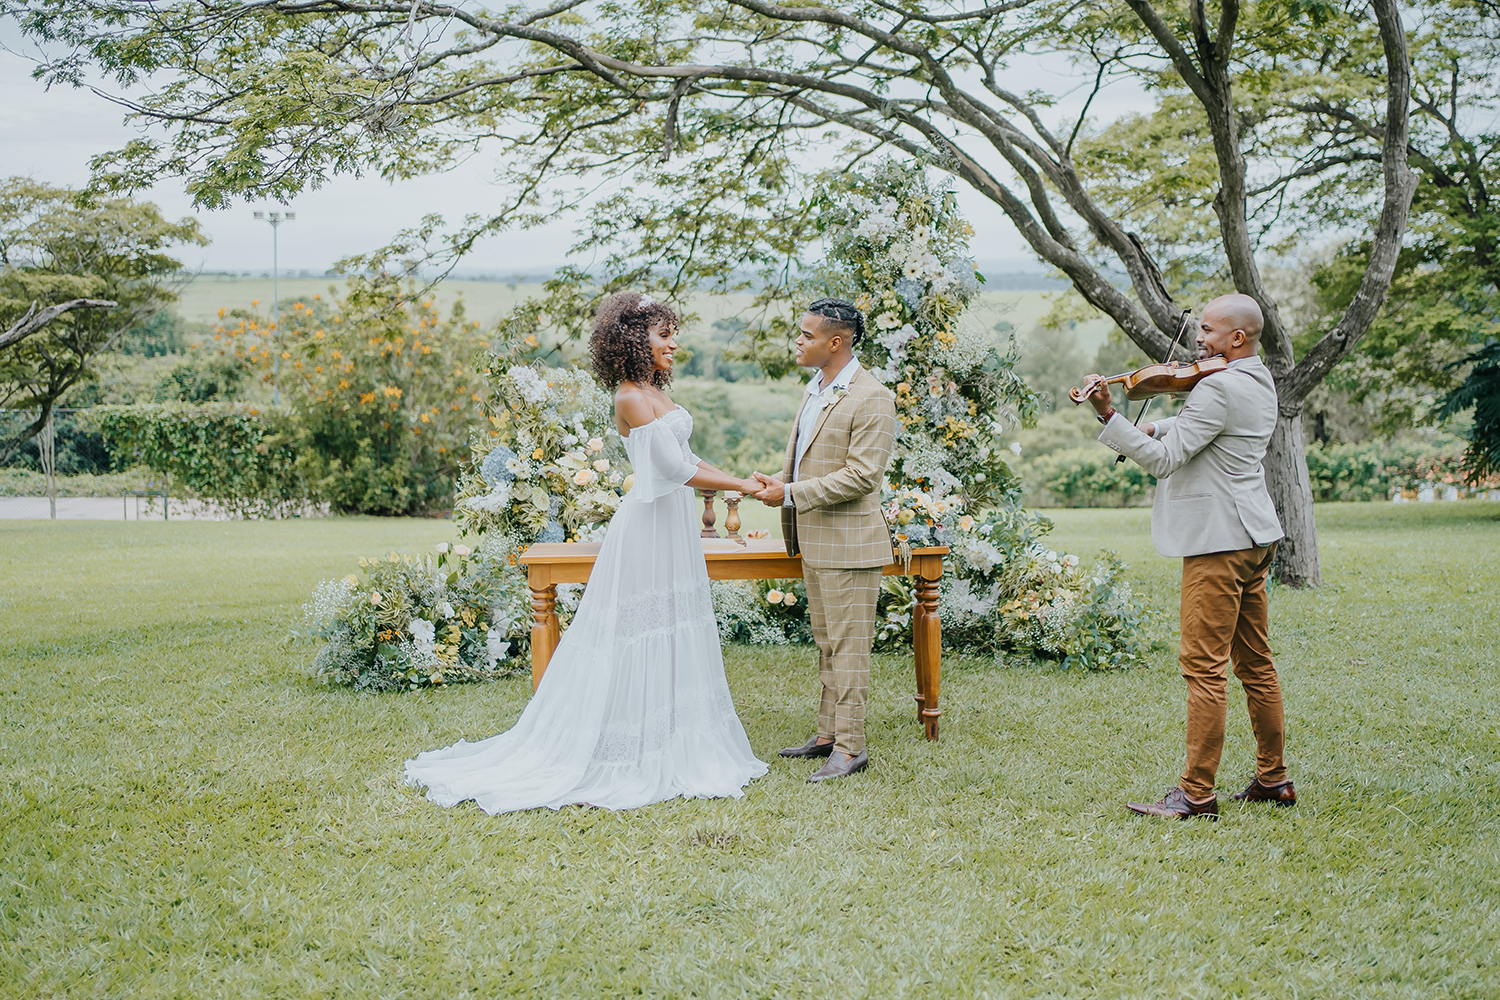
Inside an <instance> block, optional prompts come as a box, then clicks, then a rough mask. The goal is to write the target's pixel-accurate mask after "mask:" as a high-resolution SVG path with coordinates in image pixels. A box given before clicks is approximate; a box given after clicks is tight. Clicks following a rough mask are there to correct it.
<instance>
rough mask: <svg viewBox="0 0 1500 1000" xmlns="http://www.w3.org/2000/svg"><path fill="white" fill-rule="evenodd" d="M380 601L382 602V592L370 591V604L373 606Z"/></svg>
mask: <svg viewBox="0 0 1500 1000" xmlns="http://www.w3.org/2000/svg"><path fill="white" fill-rule="evenodd" d="M380 601H381V597H380V591H378V590H372V591H370V603H371V604H379V603H380Z"/></svg>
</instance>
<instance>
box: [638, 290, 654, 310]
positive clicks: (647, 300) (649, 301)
mask: <svg viewBox="0 0 1500 1000" xmlns="http://www.w3.org/2000/svg"><path fill="white" fill-rule="evenodd" d="M635 305H636V308H637V309H645V308H647V307H648V306H654V305H656V300H655V299H653V298H652V297H651V296H649V295H646V294H642V295H641V300H640V301H639V302H637V303H636V304H635Z"/></svg>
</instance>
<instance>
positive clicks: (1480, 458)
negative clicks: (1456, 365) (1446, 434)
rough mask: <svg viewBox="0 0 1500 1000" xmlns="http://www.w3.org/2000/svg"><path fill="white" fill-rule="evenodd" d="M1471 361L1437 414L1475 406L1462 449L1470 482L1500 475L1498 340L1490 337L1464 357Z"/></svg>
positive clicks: (1487, 479) (1449, 414)
mask: <svg viewBox="0 0 1500 1000" xmlns="http://www.w3.org/2000/svg"><path fill="white" fill-rule="evenodd" d="M1465 360H1466V361H1467V362H1469V363H1470V364H1472V365H1473V369H1472V370H1471V371H1470V372H1469V376H1468V378H1466V379H1464V381H1463V382H1462V383H1461V384H1460V385H1458V386H1457V387H1455V388H1454V389H1453V391H1452V392H1450V393H1449V394H1448V396H1447V397H1446V398H1445V399H1444V400H1443V405H1442V409H1441V411H1440V413H1439V415H1440V416H1444V417H1447V416H1452V415H1453V414H1455V413H1459V412H1461V411H1463V410H1467V409H1469V408H1470V407H1473V408H1474V424H1473V428H1472V430H1471V431H1470V433H1469V446H1468V448H1467V449H1466V450H1465V452H1464V465H1465V474H1466V478H1467V479H1468V481H1469V482H1471V483H1476V484H1477V483H1480V482H1484V481H1489V482H1492V483H1493V482H1494V481H1496V480H1497V479H1500V341H1491V342H1490V343H1489V344H1486V345H1485V346H1484V347H1483V348H1482V349H1481V350H1479V351H1476V352H1475V353H1474V354H1473V355H1471V356H1470V357H1468V358H1466V359H1465Z"/></svg>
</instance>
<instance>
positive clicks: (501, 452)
mask: <svg viewBox="0 0 1500 1000" xmlns="http://www.w3.org/2000/svg"><path fill="white" fill-rule="evenodd" d="M515 457H516V453H515V452H513V451H511V450H510V449H509V448H507V447H505V445H503V444H502V445H498V446H497V447H496V448H495V450H494V451H492V452H490V453H489V454H488V455H486V456H484V461H483V462H480V463H479V473H480V475H482V476H484V481H485V482H487V483H489V484H490V488H491V489H494V488H495V487H496V486H499V485H500V484H501V483H511V482H515V479H516V474H515V473H514V472H511V471H510V469H508V468H506V464H507V463H509V462H510V461H512V460H513V459H514V458H515Z"/></svg>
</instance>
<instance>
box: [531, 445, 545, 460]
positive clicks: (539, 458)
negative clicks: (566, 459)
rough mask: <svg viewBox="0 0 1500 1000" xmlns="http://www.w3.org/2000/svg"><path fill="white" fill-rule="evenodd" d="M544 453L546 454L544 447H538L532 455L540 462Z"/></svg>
mask: <svg viewBox="0 0 1500 1000" xmlns="http://www.w3.org/2000/svg"><path fill="white" fill-rule="evenodd" d="M543 454H544V452H543V451H542V449H540V448H538V449H537V450H536V451H534V452H532V453H531V457H532V458H534V459H536V460H537V461H538V462H540V461H541V460H542V455H543Z"/></svg>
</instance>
